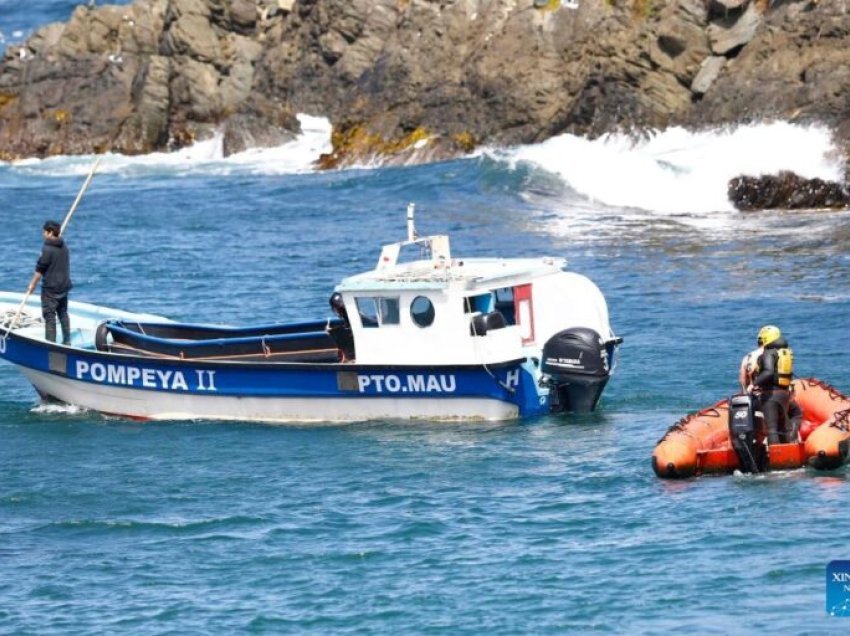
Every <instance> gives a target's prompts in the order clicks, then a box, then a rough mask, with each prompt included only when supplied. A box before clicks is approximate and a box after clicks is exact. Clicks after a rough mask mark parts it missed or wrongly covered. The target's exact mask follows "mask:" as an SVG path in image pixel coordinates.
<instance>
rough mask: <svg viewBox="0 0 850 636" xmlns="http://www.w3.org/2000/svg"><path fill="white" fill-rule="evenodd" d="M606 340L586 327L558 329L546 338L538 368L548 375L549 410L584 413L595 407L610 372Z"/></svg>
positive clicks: (553, 411)
mask: <svg viewBox="0 0 850 636" xmlns="http://www.w3.org/2000/svg"><path fill="white" fill-rule="evenodd" d="M606 344H607V343H606V342H605V341H604V340H602V337H601V336H600V335H599V334H598V333H596V331H594V330H593V329H589V328H587V327H574V328H572V329H565V330H564V331H559V332H558V333H556V334H555V335H554V336H552V337H551V338H549V340H547V341H546V344H545V345H543V362H542V364H541V366H540V369H541V371H543V373H544V374H546V376H548V378H546V379H545V381H546V383H547V384H548V386H549V410H550V411H551V412H552V413H564V412H567V411H573V412H579V413H587V412H590V411H592V410H593V409H594V408H596V403H597V402H598V401H599V396H600V395H601V394H602V389H604V388H605V385H606V384H607V383H608V378H609V377H610V375H611V366H610V363H609V361H608V348H607V347H606Z"/></svg>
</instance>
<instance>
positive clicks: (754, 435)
mask: <svg viewBox="0 0 850 636" xmlns="http://www.w3.org/2000/svg"><path fill="white" fill-rule="evenodd" d="M760 437H761V436H759V435H758V430H757V426H756V412H755V400H754V399H753V397H752V396H751V395H733V396H732V397H731V398H729V441H730V442H731V443H732V448H734V449H735V454H737V455H738V461H739V462H740V463H741V470H742V471H743V472H745V473H761V472H764V471H765V469H766V468H767V449H766V448H765V446H764V443H763V441H762V440H761V439H759V438H760Z"/></svg>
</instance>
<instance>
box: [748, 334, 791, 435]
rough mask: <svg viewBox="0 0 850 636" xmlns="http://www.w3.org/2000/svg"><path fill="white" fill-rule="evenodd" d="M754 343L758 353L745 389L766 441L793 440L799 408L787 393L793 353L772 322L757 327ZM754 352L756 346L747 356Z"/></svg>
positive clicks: (789, 393) (789, 392)
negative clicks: (764, 429) (760, 417)
mask: <svg viewBox="0 0 850 636" xmlns="http://www.w3.org/2000/svg"><path fill="white" fill-rule="evenodd" d="M758 346H759V347H760V348H761V353H760V354H758V355H757V357H756V360H755V364H753V365H752V369H751V371H750V373H751V375H750V378H749V385H748V386H747V392H748V393H752V394H753V395H755V396H756V397H757V399H758V404H759V406H760V407H761V412H762V414H763V415H764V422H765V426H766V427H767V441H768V444H777V443H781V442H792V441H797V431H798V429H799V427H800V421H801V419H802V411H801V410H800V407H799V406H797V404H796V402H794V401H793V399H792V396H791V379H792V377H793V365H794V354H793V353H792V351H791V349H790V348H789V346H788V341H787V340H785V338H783V337H782V332H781V331H780V330H779V328H778V327H775V326H773V325H766V326H764V327H762V328H761V329H760V330H759V333H758ZM757 352H758V349H757V350H756V351H754V352H753V353H752V354H750V356H749V357H750V358H752V357H755V356H756V354H757ZM745 360H746V359H745Z"/></svg>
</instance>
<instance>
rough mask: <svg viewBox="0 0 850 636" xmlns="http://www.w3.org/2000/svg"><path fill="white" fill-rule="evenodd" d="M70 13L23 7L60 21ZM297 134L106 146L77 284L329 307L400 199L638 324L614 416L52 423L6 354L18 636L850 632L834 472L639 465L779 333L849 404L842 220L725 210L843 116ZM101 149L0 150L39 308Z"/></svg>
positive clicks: (5, 556) (296, 307)
mask: <svg viewBox="0 0 850 636" xmlns="http://www.w3.org/2000/svg"><path fill="white" fill-rule="evenodd" d="M23 4H24V3H2V4H0V13H2V11H6V10H7V9H8V8H9V7H13V6H14V7H18V6H19V5H20V6H22V5H23ZM67 4H68V3H48V2H44V3H41V2H38V3H36V2H33V3H27V6H32V7H35V6H40V5H43V6H44V8H45V12H46V13H47V12H54V13H57V15H52V14H51V16H50V17H49V18H47V19H48V20H53V19H65V17H66V16H63V15H62V14H61V10H60V9H61V7H62V6H65V5H67ZM46 13H45V14H46ZM16 15H18V17H19V18H20V20H21V22H20V27H19V28H21V29H25V30H26V29H31V28H32V27H33V25H34V24H38V23H40V22H39V21H38V20H37V16H35V15H32V14H23V13H18V14H16ZM20 16H23V17H22V18H21V17H20ZM0 28H1V29H5V28H6V27H0ZM317 115H318V114H317ZM302 122H303V124H304V129H305V133H304V135H303V136H302V137H301V138H300V139H299V140H298V141H297V142H295V143H293V144H289V145H287V146H284V147H281V148H277V149H271V150H266V151H255V152H249V153H244V154H242V155H238V156H236V157H231V158H228V159H223V158H221V147H220V142H219V141H217V140H212V141H210V142H206V143H204V144H200V145H199V146H197V147H195V148H192V149H189V150H186V151H183V152H181V153H179V154H176V155H153V156H149V157H142V158H125V157H118V156H108V157H106V158H104V159H103V161H102V163H101V165H100V167H99V170H98V173H97V175H96V176H95V178H94V180H93V182H92V185H91V188H90V189H89V191H88V192H87V194H86V195H85V197H84V198H83V200H82V202H81V204H80V206H79V208H78V210H77V212H76V214H75V216H74V217H73V219H72V221H71V223H70V225H69V229H68V232H67V239H68V241H69V244H70V246H71V248H72V254H73V269H74V281H75V289H74V292H73V297H74V298H75V299H77V300H85V301H89V302H94V303H97V304H103V305H108V306H114V307H119V308H124V309H129V310H135V311H148V312H153V313H160V314H165V315H167V316H170V317H172V318H176V319H184V320H199V321H207V322H225V323H235V324H246V323H251V322H261V321H262V322H266V321H270V320H296V319H301V318H314V317H316V318H318V317H325V316H327V298H328V296H329V294H330V292H331V290H332V288H333V285H334V284H335V282H336V281H337V280H339V278H341V277H343V276H345V275H348V274H350V273H353V272H358V271H362V270H364V269H368V268H371V267H372V266H373V264H374V262H375V260H376V259H377V255H378V249H379V246H380V245H381V244H382V243H385V242H391V241H395V240H399V239H400V238H403V236H404V235H405V223H404V212H405V207H406V205H407V203H408V202H409V201H414V202H416V204H417V227H418V229H419V230H420V232H422V233H442V232H447V233H449V234H450V235H451V237H452V247H453V250H454V252H455V253H456V254H458V255H502V256H520V255H528V254H533V255H543V254H549V255H554V256H565V257H566V258H567V259H568V261H569V264H570V267H571V269H573V270H575V271H578V272H581V273H584V274H586V275H588V276H590V277H591V278H592V279H593V280H595V281H596V282H597V284H598V285H599V286H600V287H601V289H602V290H603V292H604V293H605V295H606V297H607V299H608V303H609V308H610V312H611V319H612V323H613V326H614V328H615V330H616V331H617V332H618V333H619V334H620V335H622V336H623V337H624V338H625V342H624V344H623V346H622V348H621V355H620V359H619V363H618V366H617V369H616V373H615V376H614V377H613V379H612V380H611V382H610V384H609V386H608V388H607V389H606V393H605V395H604V396H603V400H602V403H601V405H600V408H599V409H598V411H597V412H595V413H593V414H591V415H585V416H568V417H558V418H555V417H543V418H539V419H535V420H530V421H524V422H503V423H486V424H484V423H472V424H469V423H467V424H460V423H451V424H446V423H437V422H434V423H429V422H421V423H409V422H398V421H380V422H354V423H351V424H348V425H344V426H340V425H324V426H267V425H257V424H247V423H246V424H238V423H236V424H234V423H222V422H162V423H138V422H132V421H126V420H121V419H115V418H106V417H102V416H100V415H97V414H93V413H89V412H84V411H80V410H78V409H74V408H68V407H56V406H45V405H40V404H39V403H38V400H37V397H36V395H35V392H34V391H33V390H32V389H31V387H29V385H28V384H27V383H26V381H25V380H24V379H23V377H22V376H21V375H20V374H19V373H18V372H17V371H16V370H15V369H14V368H13V367H11V366H10V365H8V364H5V363H0V633H3V634H25V633H26V634H29V633H32V634H69V633H79V634H94V633H98V634H99V633H134V634H164V633H192V634H205V633H210V634H212V633H215V634H221V633H298V634H329V633H330V634H372V633H381V634H384V633H387V634H388V633H417V634H418V633H423V634H424V633H444V634H481V633H492V634H563V633H602V634H605V633H611V634H619V633H624V632H628V633H634V634H658V633H663V632H671V631H678V632H691V633H699V634H737V633H765V632H768V631H770V632H771V633H776V634H827V633H840V632H842V631H846V629H847V627H848V626H850V623H845V622H844V620H845V619H842V618H831V617H829V616H827V613H826V610H825V573H826V566H827V564H828V563H829V562H830V561H832V560H837V559H848V558H850V548H848V547H847V541H846V537H845V532H846V529H847V527H848V522H850V514H848V510H847V503H846V502H847V500H848V497H850V484H848V472H847V469H846V468H844V469H841V470H838V471H836V472H833V473H828V474H817V473H815V472H812V471H810V470H806V469H802V470H797V471H788V472H783V473H774V474H770V475H766V476H757V477H753V476H727V477H706V478H699V479H693V480H688V481H682V482H669V481H661V480H658V479H657V478H656V477H655V476H654V474H653V472H652V469H651V466H650V455H651V453H652V449H653V447H654V445H655V443H656V442H657V440H658V439H659V438H660V437H661V436H662V435H663V434H664V432H665V431H666V429H667V428H668V427H669V426H670V425H672V424H674V423H675V422H676V421H677V420H678V419H679V418H681V417H682V416H683V415H685V414H686V413H688V412H690V411H694V410H697V409H698V408H701V407H704V406H707V405H710V404H713V403H714V402H716V401H718V400H720V399H722V398H724V397H727V396H728V395H730V394H731V393H733V392H734V391H735V390H736V386H735V383H736V375H737V365H738V362H739V360H740V357H741V356H742V355H743V354H744V353H745V352H747V351H749V350H750V349H752V348H753V346H754V340H755V334H756V332H757V330H758V328H759V327H760V326H761V325H763V324H766V323H775V324H778V325H779V326H780V327H781V328H782V329H783V331H784V332H785V333H786V335H787V336H788V338H789V340H790V341H791V344H792V346H793V348H794V351H795V361H796V370H797V373H798V375H800V376H815V377H818V378H821V379H823V380H825V381H827V382H830V383H831V384H833V385H835V386H837V387H838V388H840V389H843V390H844V391H845V392H847V391H850V371H848V368H847V355H846V353H845V352H844V351H843V345H844V343H845V342H846V330H847V328H848V326H850V323H848V315H850V262H848V260H849V259H850V256H848V254H850V252H848V249H847V247H846V246H847V244H848V240H849V239H850V230H848V228H850V224H848V221H850V212H823V211H795V212H760V213H749V214H743V213H739V212H736V211H734V210H733V209H732V208H731V206H730V205H729V203H728V201H727V200H726V197H725V189H726V182H727V181H728V179H729V178H730V177H731V176H735V175H736V174H740V173H741V172H749V173H758V172H761V171H773V170H777V169H782V168H788V169H793V170H795V171H797V172H799V173H801V174H805V175H807V176H821V177H824V178H836V177H837V176H838V175H839V174H840V165H839V162H838V161H837V159H836V152H835V149H834V147H833V145H832V142H831V139H830V136H829V131H828V130H825V129H821V128H817V127H815V128H800V127H795V126H791V125H783V124H774V125H767V124H764V125H755V126H750V127H746V128H731V129H728V130H718V131H707V132H704V133H701V134H699V135H696V134H690V133H686V132H685V131H679V130H670V131H666V132H663V133H658V134H656V135H653V136H650V137H648V138H647V139H646V140H643V141H641V142H638V143H635V142H632V141H630V140H627V139H625V138H621V137H617V136H612V137H609V138H606V139H601V140H595V141H589V140H585V139H580V138H576V137H572V136H563V137H559V138H555V139H552V140H550V141H548V142H546V143H544V144H539V145H535V146H527V147H520V148H507V149H506V148H490V149H485V150H483V151H481V152H479V153H477V154H476V155H475V156H471V157H468V158H465V159H460V160H456V161H450V162H444V163H439V164H434V165H427V166H410V167H398V168H374V167H368V166H364V167H362V168H358V169H352V170H346V171H341V172H330V173H319V172H315V171H314V170H313V169H312V167H311V158H312V157H315V155H316V154H317V153H318V152H321V151H322V150H323V149H325V148H327V144H328V138H329V128H328V126H327V122H325V121H324V120H323V119H321V118H320V117H306V116H305V117H303V119H302ZM93 160H94V159H93V157H80V158H70V157H59V158H53V159H49V160H45V161H38V160H31V161H23V162H19V163H16V164H0V215H2V221H3V223H2V226H0V255H2V262H1V263H0V289H3V290H11V291H23V290H24V288H25V286H26V284H27V282H28V280H29V277H30V275H31V272H32V267H33V265H34V262H35V259H36V257H37V256H38V253H39V250H40V244H41V232H40V228H41V224H42V222H43V221H44V220H45V219H46V218H56V219H59V220H61V219H62V218H63V217H64V216H65V214H66V213H67V211H68V209H69V208H70V205H71V203H72V202H73V200H74V197H75V196H76V194H77V191H78V190H79V188H80V186H81V185H82V182H83V180H84V178H85V175H86V174H87V173H88V171H89V169H90V167H91V165H92V163H93Z"/></svg>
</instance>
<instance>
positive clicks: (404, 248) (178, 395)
mask: <svg viewBox="0 0 850 636" xmlns="http://www.w3.org/2000/svg"><path fill="white" fill-rule="evenodd" d="M407 225H408V232H407V234H408V235H407V240H404V241H400V242H397V243H391V244H388V245H385V246H383V249H382V250H381V253H380V256H379V258H378V262H377V264H376V266H375V268H374V269H373V270H370V271H367V272H364V273H361V274H357V275H354V276H351V277H348V278H345V279H343V280H342V281H341V282H340V283H339V284H338V285H337V286H336V288H335V290H333V292H334V293H333V295H332V298H331V306H332V307H333V308H335V310H336V315H334V316H332V317H330V318H323V319H321V320H315V321H310V322H299V323H291V324H265V325H253V326H248V327H233V326H222V325H198V324H186V323H178V322H174V321H170V320H168V319H167V318H165V317H161V316H155V315H150V314H138V313H130V312H125V311H120V310H115V309H110V308H106V307H100V306H96V305H92V304H88V303H83V302H78V301H75V300H72V301H71V302H70V303H69V313H70V316H71V325H72V338H71V343H70V345H68V346H65V345H61V344H57V343H53V342H47V341H45V338H44V326H43V324H41V322H40V307H39V303H38V300H37V299H25V298H24V296H23V295H22V294H17V293H12V292H0V313H3V312H5V315H6V320H5V324H4V326H3V328H2V329H0V357H2V358H4V359H6V360H7V361H9V362H11V363H12V364H14V365H16V366H18V367H19V368H20V370H21V371H22V373H23V374H24V376H25V377H26V378H27V379H28V380H29V382H30V383H31V384H32V385H33V386H34V387H35V389H36V391H37V392H38V394H39V396H41V398H42V399H44V400H52V401H58V402H62V403H67V404H73V405H76V406H79V407H83V408H86V409H91V410H94V411H99V412H102V413H106V414H113V415H119V416H123V417H128V418H139V419H152V420H179V419H210V420H243V421H267V422H318V421H321V422H339V421H356V420H367V419H378V418H379V419H387V418H423V419H450V420H456V419H483V420H503V419H512V418H518V417H531V416H536V415H542V414H547V413H562V412H587V411H591V410H593V409H594V408H595V407H596V405H597V403H598V401H599V398H600V396H601V394H602V390H603V389H604V387H605V385H606V383H607V382H608V379H609V377H610V375H611V371H612V366H613V364H612V361H613V358H614V354H615V350H616V349H617V346H618V344H619V343H620V342H621V339H620V338H618V337H616V336H615V334H614V332H613V330H612V329H611V326H610V324H609V318H608V308H607V305H606V302H605V298H604V297H603V295H602V293H601V292H600V290H599V289H598V288H597V286H596V285H595V284H594V283H593V282H592V281H591V280H590V279H588V278H586V277H585V276H583V275H581V274H578V273H575V272H569V271H567V270H566V262H565V260H564V259H562V258H550V257H537V258H509V259H502V258H456V257H454V256H453V255H452V254H451V250H450V245H449V237H448V236H445V235H434V236H426V237H419V236H417V234H416V230H415V227H414V220H413V206H412V205H411V206H410V207H409V208H408V220H407ZM25 300H26V302H24V301H25ZM21 309H22V310H23V311H16V310H21ZM17 314H21V316H22V317H23V320H21V319H20V317H17V318H15V316H16V315H17ZM13 321H14V324H12V323H13ZM10 325H11V327H10Z"/></svg>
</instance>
